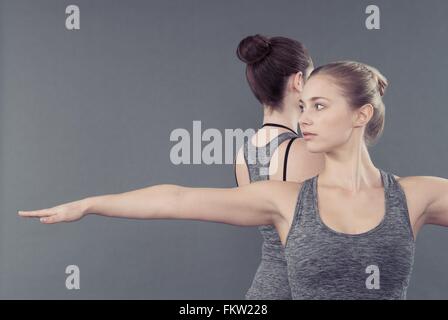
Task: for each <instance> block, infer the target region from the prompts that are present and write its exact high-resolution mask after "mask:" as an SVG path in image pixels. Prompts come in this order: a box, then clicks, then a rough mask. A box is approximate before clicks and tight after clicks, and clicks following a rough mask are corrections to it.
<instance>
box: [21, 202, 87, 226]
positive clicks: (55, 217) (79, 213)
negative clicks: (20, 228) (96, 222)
mask: <svg viewBox="0 0 448 320" xmlns="http://www.w3.org/2000/svg"><path fill="white" fill-rule="evenodd" d="M18 213H19V215H20V216H21V217H29V218H40V222H42V223H45V224H52V223H58V222H71V221H76V220H79V219H81V218H82V217H83V216H84V215H85V214H86V205H85V202H84V200H78V201H73V202H69V203H64V204H61V205H59V206H56V207H53V208H48V209H42V210H35V211H19V212H18Z"/></svg>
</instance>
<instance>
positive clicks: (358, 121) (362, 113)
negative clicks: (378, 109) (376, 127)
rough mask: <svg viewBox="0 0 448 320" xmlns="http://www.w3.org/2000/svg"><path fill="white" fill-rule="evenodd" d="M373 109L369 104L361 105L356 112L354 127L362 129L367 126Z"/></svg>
mask: <svg viewBox="0 0 448 320" xmlns="http://www.w3.org/2000/svg"><path fill="white" fill-rule="evenodd" d="M374 111H375V109H374V108H373V106H372V105H371V104H370V103H367V104H365V105H363V106H362V107H361V108H359V109H357V110H356V117H355V127H362V126H365V125H367V123H368V122H369V121H370V119H371V118H372V116H373V112H374Z"/></svg>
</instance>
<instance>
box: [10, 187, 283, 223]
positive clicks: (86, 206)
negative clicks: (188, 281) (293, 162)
mask: <svg viewBox="0 0 448 320" xmlns="http://www.w3.org/2000/svg"><path fill="white" fill-rule="evenodd" d="M278 183H279V182H275V181H262V182H257V183H253V184H249V185H245V186H242V187H239V188H187V187H182V186H177V185H156V186H151V187H147V188H142V189H137V190H133V191H128V192H124V193H120V194H109V195H102V196H94V197H89V198H85V199H83V200H79V201H74V202H70V203H66V204H62V205H59V206H56V207H52V208H48V209H42V210H36V211H19V215H21V216H23V217H39V218H41V222H42V223H47V224H52V223H57V222H69V221H76V220H79V219H81V218H82V217H84V216H85V215H87V214H89V213H93V214H98V215H102V216H108V217H118V218H134V219H189V220H202V221H212V222H221V223H226V224H232V225H241V226H256V225H267V224H274V222H275V220H276V217H277V216H279V209H278V207H277V203H276V200H275V199H276V198H275V194H276V192H275V191H274V192H273V189H275V186H273V184H278Z"/></svg>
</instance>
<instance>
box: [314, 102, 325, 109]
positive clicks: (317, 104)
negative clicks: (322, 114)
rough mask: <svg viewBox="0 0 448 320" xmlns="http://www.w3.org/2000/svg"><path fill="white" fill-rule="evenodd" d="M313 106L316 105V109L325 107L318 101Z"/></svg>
mask: <svg viewBox="0 0 448 320" xmlns="http://www.w3.org/2000/svg"><path fill="white" fill-rule="evenodd" d="M314 106H315V107H316V109H317V110H322V109H324V108H325V106H324V105H323V104H320V103H316V104H315V105H314Z"/></svg>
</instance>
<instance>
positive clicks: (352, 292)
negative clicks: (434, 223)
mask: <svg viewBox="0 0 448 320" xmlns="http://www.w3.org/2000/svg"><path fill="white" fill-rule="evenodd" d="M379 171H380V173H381V178H382V182H383V186H384V194H385V202H386V203H385V215H384V218H383V220H382V221H381V222H380V223H379V224H378V225H377V226H376V227H374V228H373V229H371V230H369V231H367V232H364V233H361V234H346V233H341V232H337V231H335V230H333V229H331V228H330V227H328V226H327V225H325V224H324V222H323V221H322V220H321V219H320V216H319V211H318V203H317V190H318V189H317V182H318V176H315V177H313V178H311V179H309V180H306V181H305V182H304V183H303V184H302V188H301V190H300V192H299V198H298V201H297V205H296V210H295V213H294V217H293V222H292V226H291V229H290V231H289V234H288V237H287V242H286V246H285V257H286V261H287V263H288V277H289V284H290V287H291V294H292V298H293V299H340V300H342V299H406V290H407V288H408V285H409V279H410V275H411V272H412V266H413V262H414V249H415V242H414V237H413V233H412V228H411V224H410V220H409V214H408V208H407V203H406V197H405V194H404V191H403V189H402V188H401V186H400V184H399V183H398V182H397V181H396V179H395V177H394V176H393V175H392V174H390V173H387V172H384V171H382V170H379Z"/></svg>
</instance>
